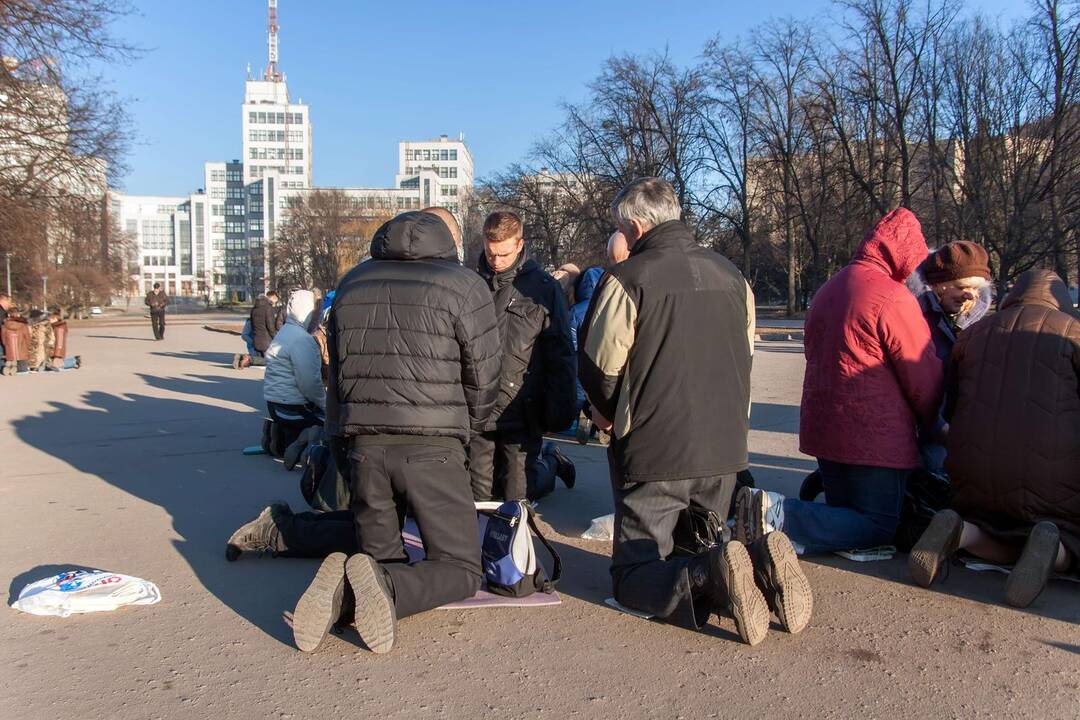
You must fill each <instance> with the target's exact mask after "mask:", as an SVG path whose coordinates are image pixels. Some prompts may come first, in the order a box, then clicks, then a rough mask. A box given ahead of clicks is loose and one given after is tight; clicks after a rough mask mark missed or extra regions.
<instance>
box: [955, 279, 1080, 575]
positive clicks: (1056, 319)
mask: <svg viewBox="0 0 1080 720" xmlns="http://www.w3.org/2000/svg"><path fill="white" fill-rule="evenodd" d="M950 365H951V368H950V370H951V372H950V373H949V375H950V377H951V378H952V380H951V382H952V384H953V387H952V388H951V389H950V390H951V392H950V393H949V396H950V397H951V398H952V400H951V402H950V407H948V408H946V417H950V418H951V425H950V431H949V457H948V460H947V461H946V465H945V467H946V469H947V470H948V472H949V475H950V477H951V478H952V481H953V486H954V490H955V497H954V502H953V504H954V506H955V508H956V510H957V511H958V512H959V513H960V514H961V516H963V517H964V519H965V520H970V521H972V522H974V523H975V524H977V525H979V526H980V527H982V528H983V529H984V530H987V531H989V532H991V533H992V534H995V535H997V536H999V537H1002V538H1004V539H1015V540H1017V541H1020V542H1022V541H1023V539H1024V538H1026V536H1027V532H1028V530H1030V528H1031V526H1032V525H1033V524H1034V523H1036V522H1038V521H1040V520H1049V521H1051V522H1053V523H1055V524H1056V525H1057V526H1058V529H1059V530H1060V531H1061V539H1062V542H1063V543H1064V544H1065V546H1066V547H1067V548H1069V550H1070V552H1072V553H1073V556H1074V557H1077V558H1080V319H1078V317H1077V315H1076V313H1075V311H1074V310H1073V307H1072V303H1071V302H1070V300H1069V295H1068V291H1067V289H1066V287H1065V284H1064V283H1063V282H1062V281H1061V279H1060V278H1058V276H1057V275H1054V274H1053V273H1052V272H1049V271H1047V270H1031V271H1029V272H1026V273H1024V274H1023V275H1021V276H1020V278H1019V280H1018V281H1017V283H1016V286H1015V287H1014V288H1013V289H1012V291H1011V292H1010V293H1009V295H1008V297H1007V298H1006V299H1005V302H1004V303H1003V305H1002V309H1001V312H998V313H996V314H994V315H991V316H989V317H986V318H984V319H982V320H980V321H979V322H977V323H975V324H974V325H972V326H971V327H970V328H968V329H967V330H965V331H964V332H963V333H961V335H960V338H959V340H958V341H957V343H956V346H955V347H954V348H953V352H952V355H951V357H950Z"/></svg>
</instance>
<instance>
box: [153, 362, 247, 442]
mask: <svg viewBox="0 0 1080 720" xmlns="http://www.w3.org/2000/svg"><path fill="white" fill-rule="evenodd" d="M209 354H213V353H209ZM136 375H138V377H139V379H141V380H142V381H143V382H145V383H146V384H147V385H149V386H150V387H154V388H158V389H159V390H169V391H171V392H175V393H180V394H183V395H193V396H199V397H205V398H209V399H211V400H232V401H233V402H238V403H242V404H244V405H247V406H248V407H250V408H251V409H252V410H257V411H258V412H259V413H261V414H265V413H266V403H265V402H264V401H263V398H262V374H258V375H256V374H254V373H253V372H250V371H237V377H236V379H232V378H223V377H221V376H219V375H191V374H187V375H184V376H183V377H159V376H157V375H147V374H146V373H136ZM234 382H241V383H254V384H255V385H257V388H256V391H255V392H254V393H244V394H243V395H242V396H230V395H228V394H227V393H228V387H229V386H230V385H231V384H232V383H234ZM259 432H260V426H259V425H258V424H257V423H253V429H252V430H251V433H250V435H251V437H249V438H248V440H250V442H248V443H246V444H247V445H257V444H258V440H259Z"/></svg>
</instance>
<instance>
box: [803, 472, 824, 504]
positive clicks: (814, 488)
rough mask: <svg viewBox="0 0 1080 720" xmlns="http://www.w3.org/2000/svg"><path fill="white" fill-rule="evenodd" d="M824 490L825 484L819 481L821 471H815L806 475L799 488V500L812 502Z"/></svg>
mask: <svg viewBox="0 0 1080 720" xmlns="http://www.w3.org/2000/svg"><path fill="white" fill-rule="evenodd" d="M824 490H825V483H824V482H823V481H822V479H821V471H820V470H815V471H814V472H812V473H810V474H809V475H807V476H806V478H805V479H804V480H803V481H802V485H800V486H799V499H800V500H802V501H803V502H814V500H817V496H818V495H820V494H821V493H822V492H824Z"/></svg>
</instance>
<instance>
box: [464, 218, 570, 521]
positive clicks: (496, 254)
mask: <svg viewBox="0 0 1080 720" xmlns="http://www.w3.org/2000/svg"><path fill="white" fill-rule="evenodd" d="M523 232H524V227H523V225H522V223H521V219H520V218H519V217H518V216H517V215H515V214H514V213H511V212H503V211H498V212H493V213H492V214H491V215H489V216H488V217H487V219H486V220H485V221H484V254H483V256H482V257H481V258H480V262H479V266H478V268H477V272H479V273H480V276H481V277H482V278H483V279H484V281H485V282H486V283H487V286H488V288H489V289H490V291H491V294H492V299H493V301H494V305H495V316H496V318H497V320H498V325H499V339H500V341H501V344H502V373H501V376H500V379H499V396H498V399H497V401H496V403H495V409H494V411H493V412H492V414H491V417H490V418H489V419H488V422H487V423H486V424H485V426H484V432H483V433H481V434H479V435H477V436H475V437H474V438H473V439H472V442H471V443H470V445H469V472H470V474H471V475H472V489H473V499H474V500H477V501H484V500H491V499H492V498H497V499H499V500H520V499H524V498H525V497H526V495H527V490H528V487H529V485H533V486H534V487H538V486H541V485H544V486H547V485H550V483H549V482H545V480H544V479H541V478H537V477H535V475H536V473H537V472H538V471H540V470H543V469H545V468H551V467H553V466H554V467H555V468H557V470H556V473H557V474H558V475H559V477H561V478H563V480H564V481H567V484H568V485H572V484H573V475H572V474H571V473H573V464H572V463H571V462H570V461H569V460H568V459H566V458H565V456H562V454H561V453H560V452H558V450H557V449H556V448H554V446H551V448H550V450H551V451H552V452H551V454H552V455H553V456H554V459H555V460H556V462H555V463H540V464H537V463H536V462H535V460H536V459H537V458H539V457H540V454H541V450H542V448H543V435H544V433H545V432H548V431H556V430H564V429H566V428H567V427H568V426H569V425H570V423H572V422H573V420H574V390H575V382H574V377H575V372H576V367H575V363H574V347H573V344H572V342H571V340H570V315H569V311H568V309H567V304H566V296H565V295H564V294H563V291H562V288H561V287H560V285H559V283H558V282H556V281H555V280H554V279H553V278H552V277H551V276H550V275H548V274H547V273H546V272H544V271H543V270H541V269H540V266H539V265H537V264H536V262H535V261H533V260H532V259H531V258H529V257H528V253H527V252H526V251H525V241H524V239H523ZM530 475H532V476H533V477H528V476H530ZM530 480H531V482H530ZM547 480H550V478H548V479H547Z"/></svg>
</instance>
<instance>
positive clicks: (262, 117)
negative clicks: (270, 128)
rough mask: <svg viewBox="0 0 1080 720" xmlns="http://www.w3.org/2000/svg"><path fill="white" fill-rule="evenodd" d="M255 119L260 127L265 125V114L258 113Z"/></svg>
mask: <svg viewBox="0 0 1080 720" xmlns="http://www.w3.org/2000/svg"><path fill="white" fill-rule="evenodd" d="M257 117H258V120H257V122H258V123H259V124H260V125H265V124H266V113H264V112H261V113H258V116H257Z"/></svg>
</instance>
